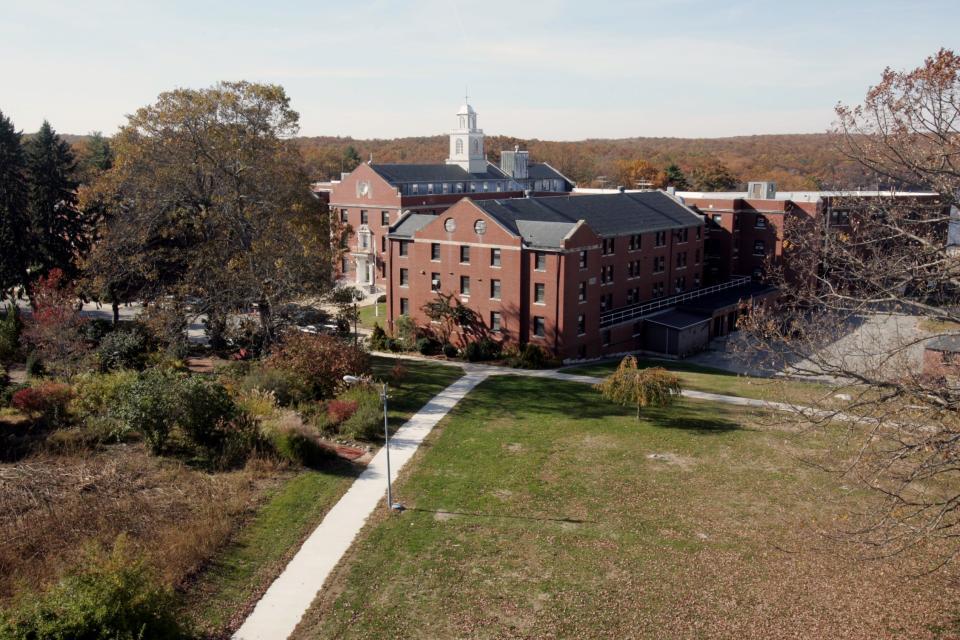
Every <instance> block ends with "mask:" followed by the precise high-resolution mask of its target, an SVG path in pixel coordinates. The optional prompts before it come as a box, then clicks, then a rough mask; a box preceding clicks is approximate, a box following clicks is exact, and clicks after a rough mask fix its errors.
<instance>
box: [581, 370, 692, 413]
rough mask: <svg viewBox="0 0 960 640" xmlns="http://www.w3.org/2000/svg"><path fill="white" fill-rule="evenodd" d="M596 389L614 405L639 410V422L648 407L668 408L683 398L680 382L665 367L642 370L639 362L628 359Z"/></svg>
mask: <svg viewBox="0 0 960 640" xmlns="http://www.w3.org/2000/svg"><path fill="white" fill-rule="evenodd" d="M595 388H596V390H597V391H599V392H600V393H601V394H602V395H603V397H604V398H607V399H608V400H610V401H612V402H615V403H617V404H620V405H623V406H625V407H631V406H635V407H636V408H637V420H639V419H640V410H641V409H643V408H644V407H666V406H669V405H670V404H672V403H673V402H674V401H675V400H676V399H677V398H678V397H680V378H678V377H677V376H676V374H673V373H670V372H669V371H667V370H666V369H664V368H663V367H650V368H646V369H640V368H638V367H637V359H636V358H634V357H633V356H626V357H625V358H624V359H623V360H621V361H620V365H619V366H618V367H617V370H616V371H614V372H613V373H611V374H610V375H609V376H607V378H606V379H605V380H604V381H603V382H601V383H599V384H597V385H596V386H595Z"/></svg>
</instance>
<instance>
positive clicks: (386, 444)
mask: <svg viewBox="0 0 960 640" xmlns="http://www.w3.org/2000/svg"><path fill="white" fill-rule="evenodd" d="M343 381H344V382H346V383H347V384H349V385H354V384H357V383H358V382H360V378H358V377H357V376H351V375H346V376H343ZM380 399H381V400H382V401H383V448H384V450H385V452H386V454H387V508H388V509H393V510H394V511H403V509H404V507H403V505H402V504H401V503H399V502H394V501H393V486H392V483H391V482H390V427H389V426H388V424H387V383H386V382H384V383H383V385H382V387H381V388H380Z"/></svg>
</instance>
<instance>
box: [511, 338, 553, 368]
mask: <svg viewBox="0 0 960 640" xmlns="http://www.w3.org/2000/svg"><path fill="white" fill-rule="evenodd" d="M547 361H548V357H547V354H546V352H545V351H544V350H543V349H541V348H540V347H539V346H538V345H535V344H526V345H524V346H523V348H522V349H521V350H520V355H519V356H518V357H517V358H516V359H515V360H514V362H513V363H512V364H513V366H514V367H519V368H521V369H542V368H543V367H544V366H546V364H547Z"/></svg>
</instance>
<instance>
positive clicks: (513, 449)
mask: <svg viewBox="0 0 960 640" xmlns="http://www.w3.org/2000/svg"><path fill="white" fill-rule="evenodd" d="M503 448H504V449H506V450H507V451H509V452H510V453H521V452H522V451H523V445H522V444H520V443H519V442H508V443H506V444H505V445H503Z"/></svg>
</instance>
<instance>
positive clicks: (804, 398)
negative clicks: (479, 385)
mask: <svg viewBox="0 0 960 640" xmlns="http://www.w3.org/2000/svg"><path fill="white" fill-rule="evenodd" d="M619 364H620V361H619V360H607V361H604V362H597V363H593V364H585V365H581V366H577V367H569V368H566V369H562V372H563V373H575V374H580V375H586V376H597V377H605V376H608V375H610V374H611V373H613V372H614V370H616V368H617V365H619ZM637 366H639V367H640V368H646V367H663V368H664V369H667V370H668V371H673V372H674V373H676V374H677V375H678V376H679V377H680V382H681V385H682V386H683V388H684V389H692V390H694V391H705V392H707V393H719V394H721V395H728V396H739V397H741V398H754V399H757V400H771V401H774V402H790V403H801V404H802V403H807V402H814V401H819V402H821V403H823V402H825V401H827V402H828V404H829V401H830V395H831V391H830V388H829V387H827V386H825V385H821V384H816V383H812V382H801V381H795V380H788V379H784V378H758V377H753V376H743V375H737V374H735V373H731V372H729V371H723V370H721V369H713V368H711V367H703V366H699V365H696V364H692V363H687V362H683V361H682V360H680V361H673V360H653V359H646V358H637Z"/></svg>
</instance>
